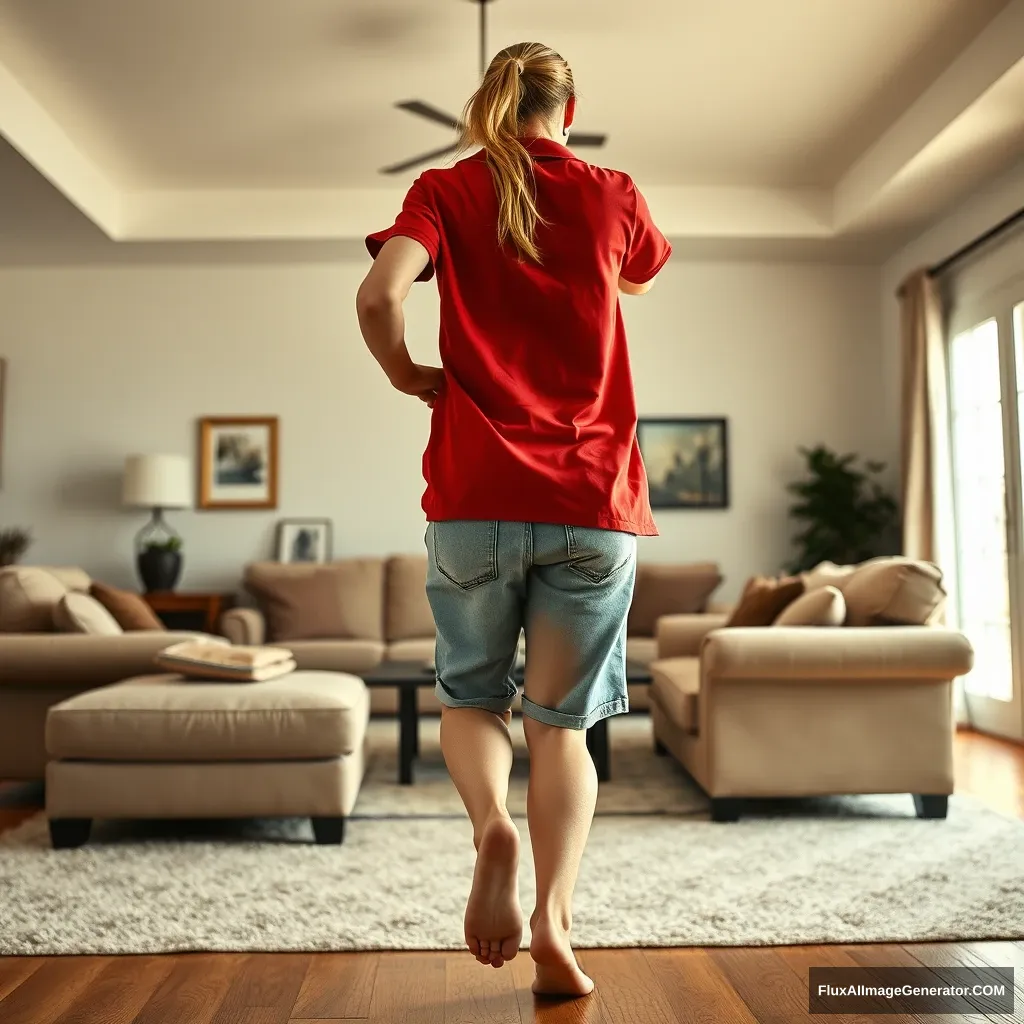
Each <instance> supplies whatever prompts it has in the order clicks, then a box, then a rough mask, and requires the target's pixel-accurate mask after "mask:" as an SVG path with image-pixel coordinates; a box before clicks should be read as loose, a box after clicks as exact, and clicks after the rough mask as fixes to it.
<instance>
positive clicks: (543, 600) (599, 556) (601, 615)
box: [426, 520, 636, 729]
mask: <svg viewBox="0 0 1024 1024" xmlns="http://www.w3.org/2000/svg"><path fill="white" fill-rule="evenodd" d="M426 543H427V553H428V556H429V557H428V562H427V596H428V598H429V600H430V607H431V610H432V611H433V613H434V622H435V624H436V626H437V647H436V651H435V669H436V672H437V691H436V692H437V697H438V699H439V700H440V701H441V703H442V704H446V705H448V707H453V708H482V709H484V710H486V711H493V712H496V713H499V714H500V713H502V712H504V711H507V710H509V708H510V707H511V706H512V702H513V700H514V699H515V696H516V692H517V688H516V684H515V681H514V679H513V669H514V668H515V664H516V657H517V653H518V648H519V643H520V635H521V634H525V638H526V668H525V676H526V679H525V687H524V695H523V704H522V707H523V714H524V715H528V716H529V717H531V718H535V719H536V720H537V721H539V722H545V723H546V724H548V725H554V726H560V727H562V728H565V729H586V728H589V727H590V726H591V725H593V724H594V723H595V722H597V721H600V719H602V718H607V717H608V716H609V715H617V714H621V713H622V712H625V711H628V710H629V699H628V696H627V693H626V615H627V613H628V612H629V605H630V602H631V601H632V598H633V583H634V580H635V578H636V537H635V536H634V535H633V534H631V533H620V532H618V531H616V530H599V529H593V528H590V527H579V526H556V525H552V524H549V523H513V522H504V521H502V522H496V521H486V520H445V521H442V522H432V523H430V524H429V525H428V527H427V535H426Z"/></svg>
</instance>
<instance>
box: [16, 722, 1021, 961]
mask: <svg viewBox="0 0 1024 1024" xmlns="http://www.w3.org/2000/svg"><path fill="white" fill-rule="evenodd" d="M424 727H425V728H424V734H423V740H422V746H423V758H422V761H421V763H420V764H419V765H418V768H417V782H416V784H415V785H414V786H412V787H399V786H398V785H397V784H396V783H395V781H394V780H395V774H394V773H395V771H396V770H397V769H396V766H395V762H394V757H393V744H394V736H393V734H392V727H391V726H390V724H389V723H374V735H373V737H372V744H371V746H372V751H373V756H372V758H371V765H370V769H369V773H368V777H367V779H366V782H365V783H364V787H363V791H362V795H361V798H360V801H359V805H358V806H357V809H356V816H355V817H354V818H353V820H351V821H350V823H349V826H348V831H347V835H346V839H345V843H344V845H342V846H340V847H327V846H316V845H313V843H312V831H311V829H310V826H309V823H308V821H306V820H304V819H297V820H287V821H272V822H271V821H268V822H262V821H257V822H216V823H214V822H207V823H203V822H174V823H138V824H134V825H133V824H128V825H125V824H121V823H117V824H115V823H99V824H98V825H97V827H96V828H95V830H94V837H93V839H92V840H91V841H90V843H89V844H88V845H87V846H85V847H82V848H81V849H78V850H66V851H57V852H55V851H53V850H51V849H50V844H49V838H48V835H47V830H46V821H45V818H44V816H43V815H38V816H36V817H34V818H31V819H29V820H28V821H26V822H24V823H23V824H22V825H21V826H19V827H18V828H16V829H14V830H12V831H10V832H8V833H6V834H4V835H3V836H0V954H5V955H12V954H35V955H38V954H81V953H107V954H113V953H161V952H177V951H187V950H210V951H215V950H220V951H254V950H261V951H262V950H265V951H286V950H288V951H314V950H380V949H457V948H460V946H461V941H462V940H461V936H462V914H463V909H464V906H465V900H466V896H467V894H468V891H469V882H470V878H471V875H472V867H473V849H472V842H471V832H470V829H469V826H468V822H467V821H466V820H465V816H464V814H463V812H462V811H461V809H460V805H459V804H458V797H457V796H456V795H454V790H452V789H451V788H450V787H451V784H450V782H448V781H447V780H446V778H445V776H444V774H443V772H444V769H443V764H441V762H440V759H439V755H438V752H437V748H436V726H433V727H432V726H430V725H428V724H427V723H424ZM611 735H612V745H613V776H614V778H613V781H612V782H610V783H602V786H601V798H600V799H601V803H602V806H601V807H600V809H599V814H598V816H597V818H596V820H595V822H594V827H593V831H592V833H591V838H590V843H589V845H588V847H587V852H586V855H585V857H584V861H583V866H582V870H581V873H580V880H579V886H578V889H577V898H576V906H575V912H574V926H575V927H574V931H575V938H576V941H577V944H578V945H579V946H580V947H583V948H586V947H618V946H687V945H710V946H716V945H717V946H732V945H789V944H797V943H830V942H838V943H851V942H914V941H928V940H952V939H959V940H970V939H997V938H998V939H1018V938H1024V823H1022V822H1020V821H1016V820H1013V819H1009V818H1005V817H1003V816H1001V815H999V814H997V813H995V812H994V811H991V810H989V809H987V808H985V807H984V806H982V805H981V804H979V803H977V802H975V801H973V800H971V799H968V798H954V799H953V800H951V802H950V815H949V818H948V819H947V820H945V821H919V820H917V819H916V818H914V816H913V805H912V802H911V800H910V797H909V796H899V797H847V798H836V799H830V800H812V801H787V802H784V803H766V804H764V805H762V806H755V807H754V808H753V809H752V812H751V814H750V816H749V817H745V818H743V819H741V820H740V822H738V823H736V824H729V825H716V824H712V823H710V822H709V821H708V820H707V816H706V814H705V813H703V810H704V806H705V804H704V800H703V797H702V796H701V794H700V793H699V791H698V790H697V789H696V787H694V786H693V784H692V782H689V780H687V778H686V776H685V775H684V774H683V773H682V771H681V770H680V769H679V768H678V766H676V765H674V764H673V762H672V761H671V759H668V758H658V757H655V755H654V754H653V752H652V751H651V749H650V724H649V722H647V721H645V719H643V718H642V717H640V716H637V718H636V719H625V720H617V721H613V723H612V726H611ZM389 745H390V746H389ZM523 778H524V777H523V775H522V772H521V770H520V769H517V773H516V777H515V778H514V780H513V785H512V795H511V804H512V809H513V813H514V814H516V815H517V816H518V815H519V813H520V811H521V809H522V805H521V799H522V796H523V793H524V791H525V786H524V785H523ZM631 778H632V779H633V782H632V783H630V781H629V780H630V779H631ZM517 823H518V824H519V826H520V830H521V832H522V835H523V839H524V844H523V857H522V864H521V872H520V876H521V877H520V883H521V894H522V902H523V906H524V908H525V910H526V912H527V914H528V913H529V911H530V909H531V907H532V899H533V893H534V889H533V878H532V862H531V859H530V851H529V842H528V831H527V826H526V822H525V820H522V819H519V820H518V822H517ZM528 941H529V936H528V934H527V936H526V937H525V938H524V944H526V943H527V942H528Z"/></svg>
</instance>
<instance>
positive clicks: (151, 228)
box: [0, 0, 1024, 241]
mask: <svg viewBox="0 0 1024 1024" xmlns="http://www.w3.org/2000/svg"><path fill="white" fill-rule="evenodd" d="M488 14H489V50H490V51H491V52H493V51H494V50H496V49H498V48H499V47H500V46H503V45H505V44H507V43H509V42H513V41H516V40H519V39H526V38H533V39H540V40H542V41H544V42H547V43H549V44H550V45H552V46H554V47H555V48H556V49H558V50H559V51H560V52H561V53H563V55H564V56H565V57H566V58H567V59H568V60H569V62H570V64H571V65H572V67H573V70H574V74H575V78H576V83H577V87H578V89H579V92H580V114H579V126H580V128H581V130H587V131H601V132H607V133H608V135H609V143H608V145H607V146H606V147H605V148H604V149H602V150H583V151H581V155H582V156H584V157H585V158H587V159H591V160H594V161H595V162H599V163H604V164H607V165H609V166H613V167H621V168H624V169H626V170H628V171H629V172H630V173H631V174H632V175H633V177H634V178H635V179H636V180H637V181H638V182H639V183H640V184H641V186H642V187H643V188H644V189H645V191H646V192H647V193H648V195H649V198H650V201H651V205H652V207H653V208H654V211H655V214H656V215H657V216H658V218H659V219H660V220H661V221H662V222H663V223H664V224H665V225H666V229H667V230H668V231H669V233H671V234H673V235H674V236H677V237H680V236H681V237H692V238H695V239H705V240H706V239H730V238H736V239H741V238H742V239H750V238H754V239H769V238H777V239H779V240H787V241H793V240H794V239H822V240H824V239H831V238H835V237H837V236H841V235H843V234H850V233H854V234H859V235H863V234H865V233H868V234H871V233H885V232H888V233H891V232H892V231H893V230H894V229H897V228H905V227H909V226H913V225H915V224H920V223H922V222H924V221H926V220H927V219H928V218H930V217H933V216H935V215H936V214H937V213H939V212H941V210H942V209H944V208H945V207H948V205H949V204H950V203H952V202H955V201H956V199H957V198H958V197H959V196H960V195H962V194H963V193H964V192H965V191H969V190H970V189H971V188H974V187H976V186H977V185H978V184H979V182H981V181H983V180H985V179H986V178H987V177H989V176H991V175H992V174H995V173H997V172H998V171H1000V170H1002V169H1003V168H1004V167H1006V166H1008V165H1009V164H1010V163H1012V162H1013V161H1014V159H1015V158H1017V157H1019V156H1020V154H1021V153H1024V0H898V2H894V0H770V2H766V0H715V2H711V0H646V2H645V3H643V4H637V5H631V6H625V5H623V4H622V3H621V2H620V0H558V2H553V0H496V2H494V3H491V4H489V6H488ZM477 17H478V9H477V7H476V5H475V4H470V3H469V2H467V0H288V2H287V3H284V2H282V0H174V2H168V0H132V2H131V3H128V2H126V0H75V2H74V3H70V2H67V0H0V134H3V135H6V137H7V138H8V139H9V140H10V141H11V143H12V144H13V145H14V146H15V148H17V149H18V150H19V151H20V152H21V153H23V154H24V155H25V157H27V158H28V159H29V160H30V161H31V162H32V163H33V164H34V165H35V166H36V167H37V168H38V169H39V170H40V171H41V172H42V173H43V174H44V175H45V176H46V177H48V178H49V179H50V180H51V181H52V182H53V183H54V184H55V185H56V186H57V187H58V188H60V189H61V191H63V192H64V193H65V195H67V196H68V198H69V199H71V201H72V202H73V203H75V204H76V205H77V206H79V208H80V209H82V210H83V211H84V212H85V213H86V214H87V215H88V216H89V217H90V218H91V219H92V220H93V221H94V222H96V223H97V224H98V225H99V226H100V227H101V228H102V229H103V230H104V231H105V232H106V233H107V234H108V235H110V236H111V237H113V238H120V239H143V238H145V239H179V240H180V239H203V238H208V239H231V238H277V239H282V238H305V239H309V238H339V237H352V236H356V235H359V234H361V233H362V232H364V231H365V230H367V229H368V228H369V227H373V226H377V225H378V222H379V221H383V220H387V219H388V218H389V217H390V215H391V214H393V212H394V209H395V208H396V205H397V202H398V201H400V197H401V193H402V192H403V191H404V188H405V187H406V185H407V184H408V182H409V181H411V180H412V178H413V177H414V176H415V174H416V173H417V171H410V172H408V173H407V174H405V175H402V176H398V177H397V178H392V177H385V176H382V175H381V174H379V173H378V168H379V167H381V166H383V165H386V164H388V163H393V162H396V161H399V160H402V159H404V158H406V157H411V156H414V155H416V154H417V153H420V152H424V151H427V150H431V149H436V148H439V147H440V146H443V145H445V144H446V143H447V142H448V141H450V139H451V138H452V133H451V132H450V131H449V130H448V129H446V128H444V127H443V126H440V125H434V124H431V123H429V122H426V121H424V120H422V119H421V118H418V117H415V116H413V115H410V114H408V113H406V112H404V111H401V110H397V109H395V107H394V105H393V104H394V103H395V102H396V101H398V100H403V99H413V98H417V99H423V100H426V101H428V102H430V103H432V104H434V105H436V106H438V107H440V108H442V109H444V110H447V111H449V112H451V113H452V114H458V113H459V111H460V110H461V107H462V104H463V102H464V100H465V99H466V98H467V97H468V95H469V94H470V92H471V91H472V89H473V88H474V86H475V84H476V81H477V74H478V70H477V63H478V40H477V32H478V22H477Z"/></svg>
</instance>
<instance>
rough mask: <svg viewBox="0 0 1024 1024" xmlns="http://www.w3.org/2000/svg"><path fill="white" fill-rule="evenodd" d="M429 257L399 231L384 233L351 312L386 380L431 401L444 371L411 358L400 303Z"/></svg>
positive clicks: (421, 246) (425, 251) (421, 247)
mask: <svg viewBox="0 0 1024 1024" xmlns="http://www.w3.org/2000/svg"><path fill="white" fill-rule="evenodd" d="M429 262H430V253H429V252H427V250H426V248H425V247H424V246H423V245H421V244H420V243H419V242H417V241H415V240H414V239H412V238H407V237H406V236H404V235H395V236H394V237H392V238H389V239H388V240H387V241H386V242H385V243H384V245H383V246H382V248H381V250H380V253H379V254H378V256H377V258H376V260H374V263H373V266H372V267H371V268H370V272H369V273H368V274H367V275H366V278H365V279H364V281H363V283H362V284H361V285H360V286H359V291H358V292H357V293H356V314H357V316H358V317H359V329H360V330H361V331H362V334H363V340H364V341H365V342H366V347H367V348H368V349H369V350H370V352H371V354H372V355H373V357H374V359H376V360H377V362H378V363H380V365H381V368H382V369H383V370H384V372H385V373H386V374H387V377H388V380H390V381H391V383H392V384H393V385H394V386H395V387H396V388H397V389H398V390H399V391H402V392H404V393H405V394H407V395H415V396H416V397H417V398H419V399H420V400H421V401H424V402H426V403H427V405H430V406H432V405H433V404H434V399H435V398H436V397H437V393H438V391H439V390H440V389H441V386H442V384H443V383H444V371H443V370H442V369H441V368H440V367H436V366H423V365H421V364H419V363H414V362H413V360H412V356H411V355H409V349H408V347H407V346H406V344H405V315H404V313H403V311H402V303H404V302H405V298H406V296H407V295H408V294H409V289H410V288H411V287H412V285H413V282H414V281H415V280H416V278H417V277H419V275H420V274H421V273H422V272H423V270H424V269H425V268H426V266H427V264H428V263H429Z"/></svg>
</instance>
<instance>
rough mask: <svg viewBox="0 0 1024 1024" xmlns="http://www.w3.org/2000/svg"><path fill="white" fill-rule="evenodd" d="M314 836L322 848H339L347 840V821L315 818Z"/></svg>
mask: <svg viewBox="0 0 1024 1024" xmlns="http://www.w3.org/2000/svg"><path fill="white" fill-rule="evenodd" d="M313 835H314V836H315V837H316V841H317V843H319V845H320V846H337V845H338V844H339V843H341V842H343V841H344V839H345V819H344V818H313Z"/></svg>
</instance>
